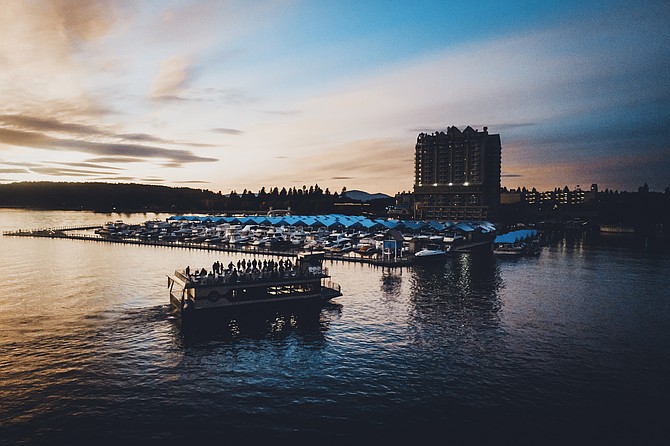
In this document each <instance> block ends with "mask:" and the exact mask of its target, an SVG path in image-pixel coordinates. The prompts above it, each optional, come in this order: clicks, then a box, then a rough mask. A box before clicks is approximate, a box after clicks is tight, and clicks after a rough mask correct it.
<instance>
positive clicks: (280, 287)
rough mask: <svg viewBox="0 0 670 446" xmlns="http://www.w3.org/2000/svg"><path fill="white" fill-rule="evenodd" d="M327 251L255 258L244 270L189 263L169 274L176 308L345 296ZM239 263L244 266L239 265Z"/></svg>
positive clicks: (210, 309)
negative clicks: (293, 256)
mask: <svg viewBox="0 0 670 446" xmlns="http://www.w3.org/2000/svg"><path fill="white" fill-rule="evenodd" d="M324 257H325V253H323V252H315V253H304V254H300V255H299V256H298V258H297V260H295V263H292V262H291V261H290V260H287V261H285V262H284V261H283V260H280V261H279V262H276V261H274V260H270V261H267V260H264V261H263V262H261V261H257V260H254V261H253V264H252V263H251V262H246V263H245V264H243V265H242V266H241V267H240V268H239V269H238V268H236V267H235V266H234V265H233V264H232V262H231V263H230V264H229V265H228V267H227V268H226V267H224V265H222V264H220V265H219V266H218V267H217V268H215V267H214V266H213V269H215V270H213V271H210V272H207V271H206V270H205V269H204V268H203V269H202V270H200V271H197V270H196V271H195V272H192V271H190V269H189V268H188V267H187V268H186V269H185V270H177V271H175V272H174V275H172V276H168V288H169V294H170V302H171V304H172V306H173V307H174V308H175V309H177V310H179V312H180V313H181V315H182V317H184V316H187V315H189V317H190V315H197V314H200V315H205V314H212V313H216V312H220V311H224V310H229V311H233V310H245V309H258V308H262V307H281V306H287V305H298V306H300V307H304V306H314V305H321V304H323V303H325V302H327V301H329V300H331V299H333V298H335V297H338V296H341V295H342V292H341V289H340V286H339V285H338V284H336V283H334V282H332V281H331V280H330V276H329V275H328V269H327V268H324V267H323V260H324ZM238 265H239V264H238Z"/></svg>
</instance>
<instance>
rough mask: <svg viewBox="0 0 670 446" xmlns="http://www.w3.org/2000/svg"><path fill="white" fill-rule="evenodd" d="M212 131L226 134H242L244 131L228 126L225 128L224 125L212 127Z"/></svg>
mask: <svg viewBox="0 0 670 446" xmlns="http://www.w3.org/2000/svg"><path fill="white" fill-rule="evenodd" d="M212 132H216V133H225V134H226V135H241V134H243V133H244V131H243V130H237V129H228V128H224V127H219V128H215V129H212Z"/></svg>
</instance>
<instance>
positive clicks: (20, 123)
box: [0, 115, 218, 166]
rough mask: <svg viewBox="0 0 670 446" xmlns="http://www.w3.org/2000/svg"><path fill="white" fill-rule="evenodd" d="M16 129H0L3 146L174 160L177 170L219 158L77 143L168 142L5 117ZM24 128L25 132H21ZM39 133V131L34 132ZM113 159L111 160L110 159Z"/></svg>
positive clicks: (136, 146)
mask: <svg viewBox="0 0 670 446" xmlns="http://www.w3.org/2000/svg"><path fill="white" fill-rule="evenodd" d="M2 124H4V125H5V126H8V125H9V126H10V127H12V128H7V127H0V144H4V145H10V146H21V147H30V148H35V149H46V150H58V151H69V150H72V151H77V152H84V153H91V154H94V155H100V156H108V157H112V158H117V159H118V157H126V158H125V159H124V161H125V162H129V159H145V160H146V159H153V158H163V159H168V160H170V161H171V162H172V163H173V164H174V166H176V165H181V164H182V163H192V162H213V161H218V159H216V158H209V157H202V156H198V155H195V154H194V153H193V152H191V151H188V150H179V149H168V148H164V147H158V146H152V145H143V144H134V143H127V142H123V141H121V142H109V141H97V140H91V139H88V138H87V139H75V138H77V137H90V136H94V137H107V138H114V137H118V138H119V139H124V136H128V135H130V137H131V138H130V139H136V140H140V141H154V140H155V141H164V142H167V141H166V140H163V139H160V138H154V137H152V136H151V135H146V134H121V135H114V134H113V133H111V132H108V131H105V130H100V129H98V128H97V127H94V126H90V125H79V124H70V123H63V122H60V121H57V120H52V119H44V118H37V117H32V116H20V115H2V116H0V125H2ZM19 128H21V129H19ZM32 130H38V131H32ZM49 132H55V133H70V134H71V135H70V136H73V137H74V138H61V137H56V136H52V135H49V134H48V133H49ZM108 159H110V158H108Z"/></svg>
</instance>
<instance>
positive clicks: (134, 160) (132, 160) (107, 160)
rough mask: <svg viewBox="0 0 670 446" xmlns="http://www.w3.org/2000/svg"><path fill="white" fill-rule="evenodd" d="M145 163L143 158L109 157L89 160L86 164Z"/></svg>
mask: <svg viewBox="0 0 670 446" xmlns="http://www.w3.org/2000/svg"><path fill="white" fill-rule="evenodd" d="M144 161H145V160H144V159H142V158H137V157H130V156H114V157H111V156H108V157H98V158H90V159H87V160H86V161H85V162H87V163H111V164H117V163H141V162H144Z"/></svg>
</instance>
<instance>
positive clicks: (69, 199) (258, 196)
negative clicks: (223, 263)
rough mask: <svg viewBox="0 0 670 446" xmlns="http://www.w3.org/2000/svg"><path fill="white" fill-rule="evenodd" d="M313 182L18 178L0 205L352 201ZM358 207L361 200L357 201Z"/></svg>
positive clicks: (261, 205) (160, 207)
mask: <svg viewBox="0 0 670 446" xmlns="http://www.w3.org/2000/svg"><path fill="white" fill-rule="evenodd" d="M345 194H346V188H342V191H341V192H340V193H338V192H331V191H330V190H329V189H328V188H326V189H325V190H323V189H322V188H321V187H319V185H318V184H315V185H313V186H309V187H307V186H303V187H302V188H296V187H292V188H291V187H289V188H286V187H282V188H278V187H272V188H268V189H266V188H265V187H263V188H261V189H260V190H259V191H258V192H257V193H254V192H252V191H250V190H247V189H245V190H243V191H242V192H241V193H238V192H237V191H235V190H232V191H231V192H230V193H229V194H223V193H222V192H221V191H219V192H213V191H210V190H206V189H195V188H188V187H169V186H160V185H147V184H134V183H130V184H123V183H92V182H91V183H66V182H19V183H10V184H0V207H20V208H32V209H54V210H91V211H103V212H107V211H113V210H116V211H122V212H146V211H152V212H175V213H179V212H206V213H224V212H231V211H236V212H267V211H268V210H271V209H275V210H276V209H286V210H289V209H290V210H291V212H292V213H293V214H301V213H303V214H319V213H332V212H338V210H340V209H341V208H342V206H341V205H342V204H345V203H351V202H352V201H355V200H351V199H350V198H348V197H347V196H346V195H345ZM373 201H376V203H373V202H370V203H369V205H368V208H369V210H370V211H373V212H381V211H383V210H384V209H385V206H387V205H389V204H391V203H386V202H380V201H384V200H373ZM361 205H362V204H361Z"/></svg>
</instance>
